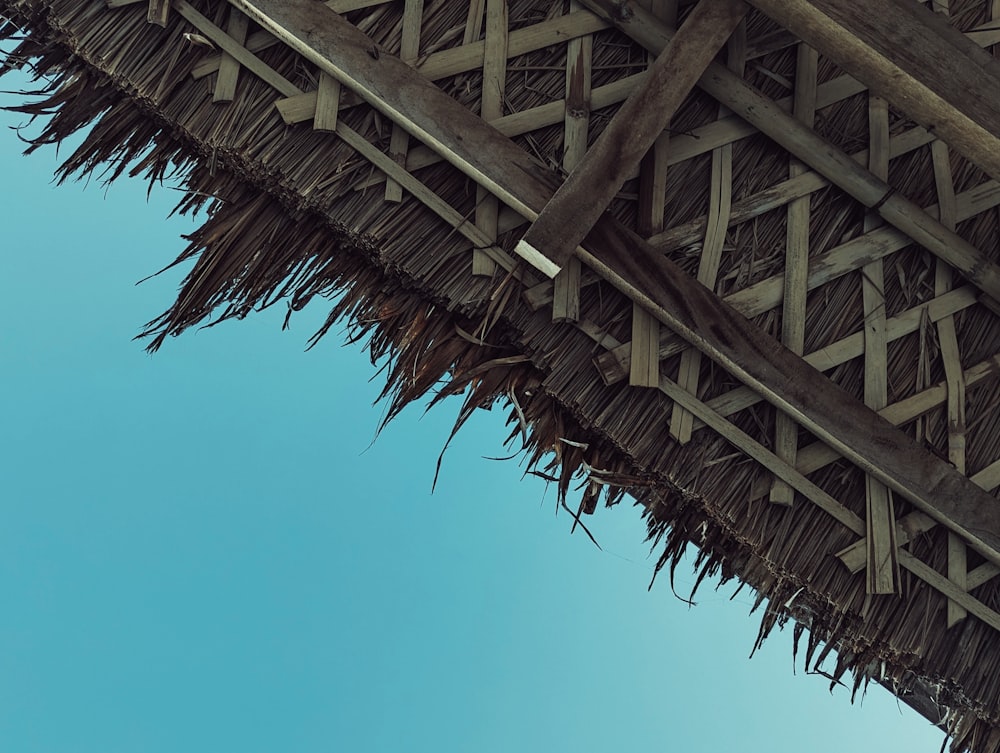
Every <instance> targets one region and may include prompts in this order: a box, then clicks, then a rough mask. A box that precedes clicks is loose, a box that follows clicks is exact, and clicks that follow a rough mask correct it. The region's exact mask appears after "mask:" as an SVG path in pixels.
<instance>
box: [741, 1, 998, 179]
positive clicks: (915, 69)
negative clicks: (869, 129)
mask: <svg viewBox="0 0 1000 753" xmlns="http://www.w3.org/2000/svg"><path fill="white" fill-rule="evenodd" d="M748 2H750V3H751V4H752V5H754V6H756V7H757V8H759V9H760V10H761V11H763V12H764V13H765V14H766V15H768V16H770V17H771V18H772V19H774V20H775V21H777V22H778V23H779V24H781V25H782V26H784V27H785V28H786V29H788V30H789V31H791V32H792V33H793V34H795V35H796V36H797V37H799V38H800V39H802V40H803V41H805V42H807V43H808V44H809V45H810V46H812V47H815V48H816V49H817V50H819V51H820V52H821V53H822V54H823V55H825V56H827V57H828V58H830V59H831V60H833V61H834V62H836V63H837V64H838V65H839V66H841V67H842V68H843V69H844V70H845V71H847V72H848V73H850V74H851V75H852V76H854V77H855V78H856V79H858V80H859V81H861V82H862V83H864V84H866V85H867V86H868V87H869V88H870V89H871V90H872V91H873V92H874V93H876V94H878V95H879V96H880V97H884V98H885V99H887V100H888V101H889V102H890V103H892V104H893V105H894V106H895V107H898V108H899V109H900V110H902V111H903V112H904V113H906V114H907V115H909V116H910V117H911V118H913V119H914V120H916V121H917V122H918V123H920V124H921V125H923V126H924V127H926V128H927V129H928V130H931V131H933V132H934V133H935V134H937V135H938V136H940V137H941V138H942V139H943V140H944V141H946V142H947V143H948V144H950V145H951V146H953V147H954V148H955V149H956V150H957V151H959V152H961V153H962V154H963V155H965V157H967V158H968V159H969V160H970V161H971V162H973V163H974V164H976V165H978V166H979V167H980V168H982V169H983V170H984V171H986V172H987V173H989V174H990V175H991V176H992V177H993V178H998V179H1000V62H998V61H997V60H995V59H994V58H993V57H992V56H991V55H990V54H989V53H988V52H986V51H985V50H983V49H981V48H980V47H979V46H978V45H977V44H975V43H974V42H973V41H972V40H970V39H969V38H968V37H966V36H965V35H964V34H962V33H961V32H960V31H959V30H958V29H956V28H955V27H953V26H952V25H951V24H949V23H948V21H947V20H946V19H945V17H944V16H942V15H941V14H940V13H934V12H933V11H931V10H930V9H929V8H927V7H926V6H925V5H923V4H922V3H917V2H913V0H880V2H878V3H872V2H871V1H870V0H748Z"/></svg>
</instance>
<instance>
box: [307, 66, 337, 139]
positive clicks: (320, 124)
mask: <svg viewBox="0 0 1000 753" xmlns="http://www.w3.org/2000/svg"><path fill="white" fill-rule="evenodd" d="M316 92H317V95H316V118H315V119H314V120H313V128H315V129H316V130H317V131H331V132H333V131H336V130H337V118H338V116H339V113H340V82H339V81H338V80H337V79H335V78H334V77H333V76H331V75H330V74H329V73H326V72H325V71H320V73H319V88H318V89H317V90H316Z"/></svg>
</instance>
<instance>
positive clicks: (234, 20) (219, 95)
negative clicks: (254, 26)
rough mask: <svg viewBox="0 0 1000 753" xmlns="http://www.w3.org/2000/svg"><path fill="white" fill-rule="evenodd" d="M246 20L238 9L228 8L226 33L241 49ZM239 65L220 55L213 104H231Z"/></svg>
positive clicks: (245, 36)
mask: <svg viewBox="0 0 1000 753" xmlns="http://www.w3.org/2000/svg"><path fill="white" fill-rule="evenodd" d="M249 23H250V19H248V18H247V17H246V16H245V15H244V14H243V13H242V12H241V11H240V10H239V9H238V8H233V7H232V6H230V8H229V20H228V21H227V23H226V33H227V34H229V36H230V37H232V39H233V41H234V42H236V44H238V45H240V46H241V47H242V46H244V44H245V43H246V39H247V28H248V26H249ZM239 75H240V64H239V62H238V61H237V60H236V58H234V57H233V56H232V55H230V54H229V53H226V52H224V53H223V54H222V61H221V62H220V64H219V77H218V79H217V80H216V82H215V91H214V92H212V101H213V102H232V101H233V98H234V97H235V96H236V83H237V81H238V80H239Z"/></svg>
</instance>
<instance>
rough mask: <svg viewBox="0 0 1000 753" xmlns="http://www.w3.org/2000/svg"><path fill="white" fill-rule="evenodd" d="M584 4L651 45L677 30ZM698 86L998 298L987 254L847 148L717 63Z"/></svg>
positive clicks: (593, 1)
mask: <svg viewBox="0 0 1000 753" xmlns="http://www.w3.org/2000/svg"><path fill="white" fill-rule="evenodd" d="M580 3H581V4H582V5H585V6H587V7H588V8H590V9H591V10H592V11H594V12H595V13H597V14H598V15H599V16H601V17H602V18H605V19H606V20H607V21H609V22H611V23H612V24H614V26H615V27H616V28H617V29H619V30H620V31H622V32H623V33H624V34H626V35H627V36H629V37H631V38H632V39H633V40H634V41H636V42H637V43H638V44H640V45H642V46H643V47H645V48H646V49H647V50H650V51H659V50H661V49H663V48H664V47H665V46H666V45H667V44H668V42H669V41H670V39H671V38H672V36H673V33H674V32H672V31H671V30H670V29H668V28H666V26H664V25H663V24H662V23H661V22H660V21H659V20H658V19H657V18H656V17H655V16H652V15H651V14H649V13H648V12H646V11H645V10H643V8H642V7H641V6H639V5H635V6H633V5H629V9H630V11H631V13H630V14H627V15H623V14H621V13H619V12H617V10H616V9H617V7H618V6H617V4H616V2H615V0H580ZM698 86H700V87H701V88H702V89H703V90H704V91H705V92H706V93H708V94H710V95H711V96H713V97H715V98H716V99H717V100H719V102H721V103H722V104H724V105H725V106H726V107H728V108H729V109H730V110H732V111H733V112H734V113H735V114H737V115H739V116H740V117H741V118H743V119H744V120H746V121H747V122H748V123H750V124H751V125H752V126H754V127H755V128H757V129H758V130H759V131H760V132H761V133H763V134H764V135H766V136H768V137H770V138H771V139H773V140H774V141H775V142H777V143H778V144H779V145H780V146H782V147H784V148H785V149H786V150H788V151H789V152H790V153H791V154H793V155H795V156H796V157H798V158H799V159H800V160H801V161H802V162H804V163H805V164H807V165H809V166H810V167H811V168H813V169H814V170H815V171H816V172H818V173H819V174H820V175H822V176H824V177H825V178H827V179H828V180H829V181H830V182H831V183H833V184H834V185H835V186H837V187H838V188H840V189H841V190H843V191H844V192H846V193H847V194H848V195H850V196H851V197H853V198H854V199H856V200H857V201H859V202H861V203H862V204H864V205H865V206H866V207H868V208H870V209H871V210H872V211H876V212H878V214H879V215H880V216H881V217H882V219H884V220H885V221H886V222H888V223H889V224H891V225H893V226H895V227H896V228H898V229H899V230H901V231H903V232H904V233H906V234H907V235H908V236H909V237H910V238H912V239H913V240H914V241H916V242H917V243H919V244H920V245H921V246H923V247H924V248H926V249H927V250H928V251H930V252H931V253H933V254H934V255H936V256H937V257H939V258H941V259H944V260H945V261H947V262H948V263H949V264H951V265H952V266H953V267H954V268H955V269H957V270H959V271H961V272H962V273H963V274H964V275H965V276H966V278H968V280H969V281H970V282H972V283H973V284H975V285H976V286H978V287H979V288H980V289H981V290H983V291H985V292H987V293H989V294H990V296H991V297H992V298H994V299H1000V267H998V266H997V265H996V264H995V263H993V262H992V261H991V260H990V258H989V257H987V256H986V255H985V254H984V253H983V252H982V251H980V250H979V249H977V248H976V247H975V246H973V245H972V244H971V243H969V242H968V241H967V240H965V239H964V238H962V237H961V236H960V235H958V234H957V233H955V232H954V231H953V230H949V229H948V228H946V227H944V226H943V225H942V224H941V223H940V222H938V221H937V220H935V219H933V218H932V217H929V216H928V215H927V213H926V212H924V211H923V210H921V209H920V207H918V206H917V205H916V204H914V203H913V202H912V201H910V200H909V199H906V198H905V197H903V196H901V195H900V194H898V193H897V192H895V191H893V189H892V188H891V187H890V186H889V185H888V184H887V183H886V182H885V181H883V180H879V178H878V177H876V176H875V175H872V173H871V172H869V171H868V170H866V169H865V168H863V167H862V166H861V165H859V164H857V163H856V162H855V161H854V160H852V159H851V158H850V157H849V156H848V155H847V154H845V153H844V151H843V150H841V149H838V148H837V147H835V146H834V145H832V144H830V143H829V142H828V141H826V140H825V139H823V138H822V137H820V136H819V135H818V134H817V133H816V132H815V131H813V130H812V129H810V128H806V127H805V126H804V125H802V123H800V122H798V121H797V120H795V118H793V117H792V116H791V115H789V114H788V113H786V112H784V111H782V109H781V108H780V107H779V106H778V105H777V104H776V103H775V102H774V101H773V100H770V99H768V98H767V97H765V96H763V95H762V94H760V92H758V91H757V90H756V89H754V88H753V87H751V86H750V85H749V84H747V83H746V82H745V81H743V80H742V79H740V78H739V77H737V76H735V75H734V74H733V73H731V72H730V71H728V70H726V68H725V67H724V66H722V65H719V64H716V63H713V64H711V65H709V66H708V69H707V70H706V72H705V75H703V76H702V77H701V78H700V79H699V80H698ZM998 154H1000V151H998Z"/></svg>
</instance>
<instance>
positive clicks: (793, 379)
mask: <svg viewBox="0 0 1000 753" xmlns="http://www.w3.org/2000/svg"><path fill="white" fill-rule="evenodd" d="M588 2H589V0H588ZM235 4H236V5H238V6H239V7H240V8H241V9H242V10H243V11H244V12H245V13H247V15H249V16H250V17H251V19H252V20H254V21H255V22H256V23H258V24H261V25H262V26H264V27H265V28H267V29H268V30H269V31H270V32H271V33H273V34H275V35H276V36H278V37H279V38H281V39H282V41H283V42H284V43H285V44H288V45H289V46H291V47H292V48H293V49H295V50H296V51H297V52H299V53H300V54H302V55H303V56H304V57H306V58H307V59H309V60H310V61H312V62H313V63H314V64H316V65H317V66H319V67H320V68H321V69H322V70H325V71H326V72H327V73H329V74H331V75H333V76H335V77H336V78H338V79H339V80H341V81H342V82H343V83H346V84H348V85H350V86H352V87H354V88H355V89H356V90H357V91H358V92H359V93H360V94H361V96H362V97H363V98H365V99H366V100H368V101H370V102H371V103H372V104H373V105H374V106H375V107H377V108H378V109H379V110H380V111H381V112H383V113H384V114H385V115H387V116H388V117H391V118H394V119H396V120H397V122H401V123H402V124H404V126H405V127H406V128H407V129H408V130H410V131H411V133H412V134H413V135H414V136H416V137H417V138H419V139H421V140H422V141H424V142H425V143H428V144H431V145H432V146H433V147H434V148H435V149H438V150H440V152H441V153H442V156H444V157H445V158H446V159H447V160H448V161H449V162H451V163H452V164H454V165H455V166H456V167H458V168H459V169H460V170H462V171H463V172H464V173H465V174H467V175H469V176H470V177H473V178H474V179H480V180H482V181H483V182H484V183H485V184H486V185H487V186H488V187H489V188H490V190H491V191H494V192H496V193H497V194H501V195H503V196H504V200H505V201H506V202H507V203H509V204H511V206H514V207H516V208H517V207H520V208H523V210H524V211H525V212H527V213H529V214H531V213H533V214H535V216H537V213H538V212H539V211H540V210H541V208H542V207H544V206H545V204H546V203H547V202H548V200H549V199H550V198H551V196H552V195H553V194H554V193H555V190H554V187H553V182H554V181H553V180H552V175H551V173H549V172H547V171H545V170H543V169H540V168H539V166H538V165H537V163H535V162H533V161H532V160H530V159H529V158H528V157H527V156H526V155H525V154H524V152H523V151H522V150H521V149H520V148H519V147H518V146H517V145H516V144H514V143H513V142H512V141H510V140H509V139H506V138H504V137H503V136H501V135H500V134H498V133H497V132H496V131H495V130H494V129H492V128H491V127H490V126H489V125H488V124H486V123H484V122H483V121H482V120H481V119H479V118H478V117H476V116H475V115H474V114H473V113H471V112H470V111H469V110H467V109H466V108H464V107H463V106H462V105H461V104H459V103H458V102H456V101H455V100H453V99H452V98H451V97H449V96H448V95H447V94H445V93H444V92H443V91H441V90H440V89H438V88H437V87H435V86H434V85H433V84H432V83H430V82H429V81H427V80H425V79H423V78H421V76H420V75H419V74H418V73H416V72H415V71H413V69H411V68H410V67H409V66H407V65H406V64H405V63H403V62H402V61H400V60H398V59H396V58H394V57H392V56H380V57H379V58H376V57H373V56H372V55H370V54H369V53H370V51H371V49H372V43H371V40H370V39H369V38H368V37H366V36H365V35H364V34H363V33H361V32H360V31H358V30H357V29H356V28H354V27H352V26H351V25H350V24H349V23H347V22H346V21H345V20H344V19H342V18H341V17H340V16H338V15H337V14H335V13H333V12H332V11H329V10H326V9H324V8H322V7H317V6H316V4H315V3H314V2H312V0H235ZM339 129H340V126H339V125H338V130H339ZM584 244H585V247H586V251H585V252H584V254H583V255H582V257H581V260H582V261H583V262H584V263H585V264H587V265H588V266H589V267H591V269H593V270H594V271H595V272H596V273H597V274H599V275H600V276H601V277H603V278H604V279H606V280H607V281H608V282H609V283H610V284H611V285H613V286H614V287H616V288H617V289H618V290H619V291H620V292H622V293H623V294H624V295H626V296H628V297H629V298H631V299H632V300H633V301H635V302H637V303H639V304H640V305H642V306H644V307H645V308H646V309H647V310H648V311H649V312H650V313H652V314H653V315H655V316H656V317H657V318H658V319H660V321H661V322H664V323H665V324H667V325H668V326H669V327H671V328H672V329H674V330H675V331H676V332H677V333H678V334H679V335H681V337H683V338H684V339H685V340H687V341H688V342H690V343H691V344H692V345H694V346H696V347H698V348H699V349H700V350H702V351H703V352H704V353H705V354H706V355H708V356H709V357H710V358H712V359H713V360H715V361H716V362H717V363H718V364H719V365H720V366H722V367H723V368H725V369H726V370H727V371H729V372H730V373H731V374H733V375H734V376H735V377H736V378H738V379H739V380H740V381H742V382H744V383H745V384H747V385H750V386H751V387H752V388H753V389H754V390H755V391H756V392H758V393H759V394H760V395H761V396H762V397H764V398H765V399H767V400H768V401H769V402H771V403H772V404H773V405H775V407H777V408H779V409H780V410H784V411H785V412H787V413H789V414H790V415H792V416H793V417H794V418H795V419H796V420H797V421H798V422H799V423H801V424H802V425H803V426H804V427H805V428H806V430H808V431H810V432H812V433H813V434H814V435H816V437H817V438H819V439H822V440H823V441H824V442H827V443H828V444H830V445H831V446H832V447H834V448H835V449H836V450H837V451H838V452H840V453H842V454H843V455H844V457H846V458H848V459H849V460H851V461H852V462H854V463H856V464H857V465H858V466H859V467H861V469H862V470H864V471H865V472H867V473H870V474H872V475H874V476H875V477H876V478H878V479H879V480H881V481H882V482H883V483H885V484H887V485H888V486H890V487H891V488H892V489H893V490H894V491H896V492H898V493H900V494H902V495H904V496H905V497H906V498H907V499H909V500H910V501H911V502H912V503H913V504H914V506H915V507H917V508H918V509H920V510H922V511H923V512H925V513H926V514H928V515H930V516H931V517H933V518H935V519H936V520H938V521H940V522H941V523H943V524H944V525H946V526H947V527H949V528H950V529H951V530H954V531H956V532H957V533H960V534H961V535H962V536H963V537H964V538H965V539H966V540H967V541H968V542H969V544H970V545H971V546H972V547H973V548H975V549H976V550H977V551H978V552H980V553H981V554H982V555H983V556H984V557H986V558H987V559H989V560H990V561H991V562H994V563H997V564H1000V511H998V510H997V508H996V504H995V500H994V499H993V497H991V496H990V495H989V494H987V493H986V492H984V491H983V490H982V489H979V488H978V487H976V486H975V485H974V484H972V482H970V481H969V480H968V479H967V478H965V477H964V476H962V475H961V474H959V473H958V472H957V471H956V470H955V469H954V468H952V467H951V466H950V465H949V464H948V463H946V462H945V461H943V460H941V459H940V458H937V457H935V456H934V455H932V454H930V453H929V452H927V451H926V450H924V449H923V447H921V446H920V445H918V444H917V443H916V442H915V441H914V440H913V439H911V438H910V437H908V436H907V435H905V434H903V433H902V432H900V431H899V430H898V429H896V428H895V427H893V426H892V425H891V424H890V423H889V422H887V421H886V420H885V419H883V418H881V417H879V416H878V415H877V414H876V413H874V412H873V411H872V410H870V409H869V408H867V407H865V406H864V405H862V404H861V403H859V402H858V401H857V400H855V399H854V398H853V397H851V396H850V395H849V394H848V393H846V392H844V391H843V390H841V389H840V388H838V387H837V386H835V385H833V384H832V383H831V382H830V381H829V380H828V379H827V378H826V377H824V376H823V375H822V374H821V373H820V372H818V371H816V370H815V369H813V368H811V367H809V366H807V365H806V364H804V363H803V361H802V359H801V358H799V357H798V356H796V355H795V354H793V353H791V352H790V351H789V350H787V349H786V348H784V347H783V346H782V345H781V344H780V343H777V342H776V341H775V340H774V339H773V338H771V337H769V336H768V335H767V334H765V333H764V332H762V331H761V330H760V329H759V328H758V327H756V326H755V325H754V324H752V323H751V322H749V321H748V320H747V319H745V318H744V317H743V316H741V315H740V314H739V313H737V312H736V311H734V310H733V309H732V308H731V307H729V306H727V305H726V304H725V303H723V301H722V300H721V299H720V298H719V297H718V296H717V295H716V294H715V293H713V292H712V291H710V290H707V289H706V288H704V287H703V286H702V285H699V284H698V283H697V282H696V281H695V280H693V279H691V278H690V277H688V276H687V275H686V274H684V272H683V271H682V270H680V269H679V268H678V267H677V266H676V265H674V264H672V263H671V262H670V261H669V260H667V259H665V258H662V257H661V256H660V255H659V254H657V253H656V252H655V251H654V250H653V249H652V248H651V247H650V246H649V245H648V244H646V243H645V241H643V240H642V239H641V238H639V237H638V236H636V235H635V234H634V233H632V232H631V231H629V230H628V229H626V228H624V227H622V226H620V225H619V224H618V223H616V222H615V221H614V220H613V219H611V218H608V217H603V218H601V220H599V221H598V223H597V224H596V225H595V226H594V228H593V230H591V232H590V234H589V235H588V236H587V238H586V239H585V242H584ZM542 258H544V257H542ZM549 264H550V268H551V267H552V266H555V265H551V262H550V263H549ZM786 480H787V479H786ZM904 559H905V558H904ZM942 580H943V581H944V583H945V584H946V585H944V586H942V587H945V588H949V589H951V590H955V589H954V585H953V584H951V583H949V582H948V581H947V579H946V578H942ZM961 598H963V599H964V598H965V597H964V595H963V596H962V597H961ZM970 611H972V610H971V609H970Z"/></svg>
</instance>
